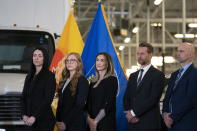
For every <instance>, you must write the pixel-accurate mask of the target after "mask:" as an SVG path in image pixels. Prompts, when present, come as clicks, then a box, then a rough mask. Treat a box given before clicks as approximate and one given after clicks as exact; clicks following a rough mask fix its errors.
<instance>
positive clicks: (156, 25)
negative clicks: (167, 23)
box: [151, 23, 161, 27]
mask: <svg viewBox="0 0 197 131" xmlns="http://www.w3.org/2000/svg"><path fill="white" fill-rule="evenodd" d="M151 26H153V27H161V23H151Z"/></svg>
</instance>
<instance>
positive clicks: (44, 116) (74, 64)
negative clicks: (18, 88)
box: [22, 47, 118, 131]
mask: <svg viewBox="0 0 197 131" xmlns="http://www.w3.org/2000/svg"><path fill="white" fill-rule="evenodd" d="M47 55H48V54H47V52H46V50H45V49H44V48H40V47H39V48H36V49H35V50H34V51H33V56H32V66H31V70H30V72H29V73H28V75H27V77H26V80H25V84H24V89H23V92H22V106H23V112H22V119H23V121H24V123H25V125H26V126H25V129H24V130H27V131H53V129H54V125H55V124H56V125H57V127H58V130H59V131H87V130H89V131H109V130H112V131H115V128H116V124H115V123H116V118H115V113H116V94H117V89H118V81H117V78H116V77H115V75H114V66H113V62H112V58H111V56H110V55H109V54H107V53H104V52H103V53H99V54H98V55H97V56H96V58H95V72H96V76H95V78H94V79H93V80H91V81H90V82H88V80H87V79H86V78H85V77H84V75H83V73H82V67H83V64H82V60H81V57H80V55H79V54H78V53H74V52H72V53H69V54H68V56H67V57H66V59H65V68H64V70H63V71H62V78H61V80H60V82H59V84H58V96H59V101H58V106H57V112H56V118H55V117H54V115H53V112H52V109H51V103H52V101H53V97H54V94H55V88H56V81H55V76H54V74H53V73H51V72H50V71H49V69H48V68H49V61H48V56H47Z"/></svg>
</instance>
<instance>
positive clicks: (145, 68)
mask: <svg viewBox="0 0 197 131" xmlns="http://www.w3.org/2000/svg"><path fill="white" fill-rule="evenodd" d="M150 67H151V64H149V65H147V66H145V67H143V68H141V69H143V70H144V72H147V71H148V69H149V68H150Z"/></svg>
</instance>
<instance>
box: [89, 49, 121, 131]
mask: <svg viewBox="0 0 197 131" xmlns="http://www.w3.org/2000/svg"><path fill="white" fill-rule="evenodd" d="M95 65H96V79H95V81H92V82H91V83H90V91H89V95H88V103H87V111H88V117H87V121H88V125H89V129H90V131H115V130H116V117H115V116H116V115H115V114H116V93H117V88H118V82H117V78H116V77H115V76H114V66H113V62H112V58H111V56H110V55H109V54H107V53H104V52H103V53H99V54H98V55H97V57H96V64H95Z"/></svg>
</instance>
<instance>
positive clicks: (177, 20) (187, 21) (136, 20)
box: [131, 18, 197, 23]
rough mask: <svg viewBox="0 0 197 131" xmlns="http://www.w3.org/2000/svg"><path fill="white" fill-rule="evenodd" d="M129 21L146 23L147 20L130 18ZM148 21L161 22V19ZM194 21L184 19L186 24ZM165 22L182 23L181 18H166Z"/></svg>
mask: <svg viewBox="0 0 197 131" xmlns="http://www.w3.org/2000/svg"><path fill="white" fill-rule="evenodd" d="M131 21H132V22H133V23H137V22H140V23H146V22H147V19H146V18H132V20H131ZM150 21H151V22H162V19H161V18H153V19H150ZM194 21H197V18H186V19H185V22H186V23H192V22H194ZM165 22H166V23H182V22H183V18H166V19H165Z"/></svg>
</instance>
